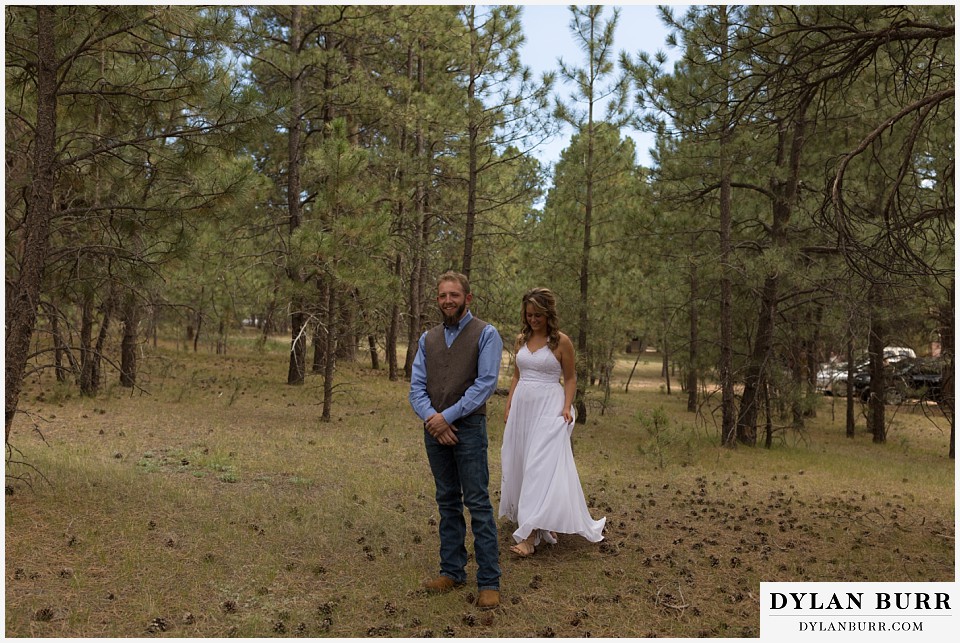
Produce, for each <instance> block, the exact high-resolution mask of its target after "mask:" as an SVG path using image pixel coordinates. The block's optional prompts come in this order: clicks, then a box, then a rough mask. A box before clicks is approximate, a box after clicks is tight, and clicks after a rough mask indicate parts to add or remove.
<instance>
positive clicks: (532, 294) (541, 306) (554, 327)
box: [514, 288, 560, 352]
mask: <svg viewBox="0 0 960 643" xmlns="http://www.w3.org/2000/svg"><path fill="white" fill-rule="evenodd" d="M527 304H532V305H533V309H534V310H535V311H537V312H538V313H543V315H544V316H546V318H547V346H549V347H550V350H552V351H555V350H557V346H558V345H559V343H560V321H559V318H558V317H557V297H556V295H554V294H553V292H552V291H551V290H550V289H549V288H533V289H531V290H528V291H527V292H526V293H525V294H524V295H523V303H522V304H521V306H520V320H521V321H520V323H521V326H520V328H521V330H520V334H519V335H517V344H516V346H515V347H514V352H516V351H518V350H520V348H521V347H522V346H523V345H524V344H526V343H527V341H528V340H529V339H530V336H531V335H533V329H532V328H530V324H529V323H527Z"/></svg>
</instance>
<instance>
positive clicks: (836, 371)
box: [817, 362, 847, 395]
mask: <svg viewBox="0 0 960 643" xmlns="http://www.w3.org/2000/svg"><path fill="white" fill-rule="evenodd" d="M841 375H842V376H843V377H844V381H846V377H847V363H846V362H840V363H832V362H827V363H825V364H821V365H820V368H819V369H817V390H818V391H821V392H823V394H824V395H833V392H832V390H831V385H832V384H833V383H834V381H836V379H837V378H838V377H840V376H841Z"/></svg>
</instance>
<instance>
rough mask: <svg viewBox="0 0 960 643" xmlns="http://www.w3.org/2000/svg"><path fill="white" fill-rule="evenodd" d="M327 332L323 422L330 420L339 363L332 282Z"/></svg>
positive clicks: (329, 292)
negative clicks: (334, 379) (334, 381)
mask: <svg viewBox="0 0 960 643" xmlns="http://www.w3.org/2000/svg"><path fill="white" fill-rule="evenodd" d="M327 293H328V295H327V324H328V328H329V331H328V332H327V345H326V358H325V362H324V369H323V413H322V414H321V416H320V421H321V422H329V421H330V417H331V416H330V413H331V410H332V409H333V377H334V373H335V372H336V368H335V367H336V363H337V308H336V305H337V288H336V284H334V283H331V284H330V287H329V288H328V289H327Z"/></svg>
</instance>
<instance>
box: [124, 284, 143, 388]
mask: <svg viewBox="0 0 960 643" xmlns="http://www.w3.org/2000/svg"><path fill="white" fill-rule="evenodd" d="M139 328H140V306H139V305H138V304H137V300H136V296H135V295H134V294H132V293H131V294H129V295H128V296H127V301H126V305H125V306H124V308H123V338H122V339H121V340H120V386H123V387H126V388H133V387H134V386H135V385H136V382H137V344H138V339H139Z"/></svg>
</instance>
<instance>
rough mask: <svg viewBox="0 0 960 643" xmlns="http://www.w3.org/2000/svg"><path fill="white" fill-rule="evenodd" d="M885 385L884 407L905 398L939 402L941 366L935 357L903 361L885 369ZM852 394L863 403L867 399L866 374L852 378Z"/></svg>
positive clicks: (868, 395) (868, 397)
mask: <svg viewBox="0 0 960 643" xmlns="http://www.w3.org/2000/svg"><path fill="white" fill-rule="evenodd" d="M884 368H885V371H886V375H887V378H886V379H887V382H886V390H885V391H884V395H883V397H884V402H885V403H886V404H893V405H896V404H901V403H902V402H903V401H904V400H906V399H919V400H930V401H933V402H937V403H938V404H939V403H940V402H941V401H942V400H943V388H942V387H941V372H942V368H943V363H942V361H941V360H940V359H938V358H925V359H924V358H920V359H918V358H903V359H900V360H899V361H897V362H894V363H892V364H887V365H886V366H885V367H884ZM853 390H854V393H855V394H856V395H857V397H859V398H860V399H861V400H863V401H864V402H866V401H867V400H868V399H870V391H871V388H870V373H869V372H868V371H867V370H866V369H864V370H863V371H858V372H857V373H856V374H855V375H854V378H853Z"/></svg>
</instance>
